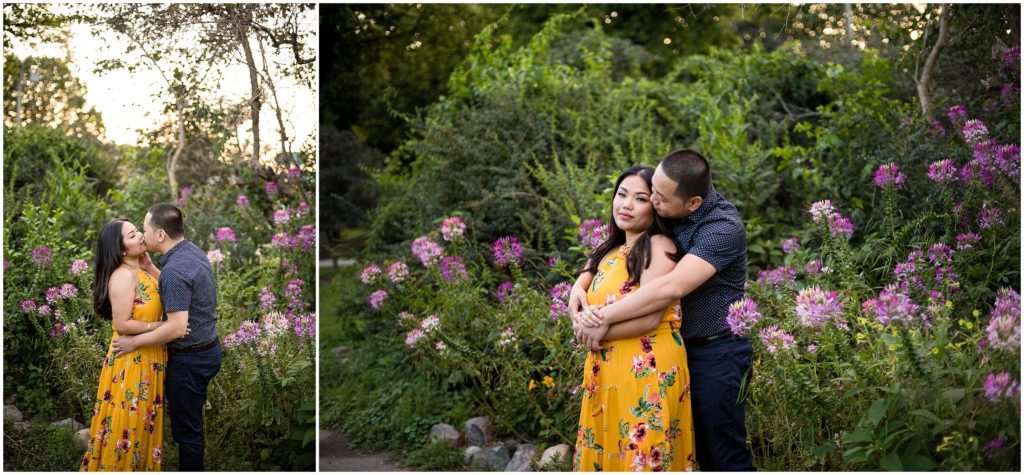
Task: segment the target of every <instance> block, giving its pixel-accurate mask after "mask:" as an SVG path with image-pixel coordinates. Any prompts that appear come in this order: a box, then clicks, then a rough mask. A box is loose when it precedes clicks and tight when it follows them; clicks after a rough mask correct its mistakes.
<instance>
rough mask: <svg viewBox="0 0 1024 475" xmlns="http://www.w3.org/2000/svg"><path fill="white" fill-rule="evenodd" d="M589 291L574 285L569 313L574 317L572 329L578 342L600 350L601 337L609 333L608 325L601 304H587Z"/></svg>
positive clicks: (593, 349)
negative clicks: (605, 322)
mask: <svg viewBox="0 0 1024 475" xmlns="http://www.w3.org/2000/svg"><path fill="white" fill-rule="evenodd" d="M586 297H587V293H586V291H584V290H583V289H580V288H578V287H573V289H572V292H571V293H570V294H569V314H570V316H571V317H572V331H573V334H575V335H576V342H577V343H579V344H581V345H584V346H586V347H587V348H590V349H591V350H592V351H598V350H600V349H601V348H602V347H601V339H602V338H604V336H605V334H607V333H608V325H605V324H604V316H603V315H601V312H600V309H601V307H602V306H599V305H585V303H586Z"/></svg>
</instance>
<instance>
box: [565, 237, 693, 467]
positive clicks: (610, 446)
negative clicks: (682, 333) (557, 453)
mask: <svg viewBox="0 0 1024 475" xmlns="http://www.w3.org/2000/svg"><path fill="white" fill-rule="evenodd" d="M624 256H625V253H623V252H621V250H620V251H618V252H612V253H611V254H610V257H608V258H605V259H603V260H602V262H601V264H600V265H599V266H598V270H597V273H596V275H595V278H594V280H593V282H592V283H591V287H590V290H589V291H588V292H587V303H588V304H591V305H594V304H604V303H607V302H613V301H618V300H622V299H623V298H628V295H629V294H631V293H633V292H635V291H636V290H637V289H638V288H639V286H629V285H628V282H627V281H628V278H627V276H628V272H627V271H626V261H625V259H624V258H623V257H624ZM681 324H682V309H681V308H680V306H679V305H678V303H676V304H675V305H672V306H671V307H669V308H666V309H665V312H664V314H663V317H662V321H661V324H660V326H659V327H658V328H657V329H656V330H654V331H652V332H651V333H649V334H646V335H642V336H638V337H633V338H625V339H621V340H616V341H608V342H602V344H603V349H601V350H600V351H596V352H594V351H592V352H590V354H589V355H588V356H587V362H586V365H585V366H584V369H585V370H584V371H583V374H584V376H583V383H582V384H581V385H580V387H581V388H582V389H583V392H582V397H583V401H582V407H581V413H580V426H579V429H578V431H577V437H576V451H575V454H574V456H573V467H574V468H575V469H576V470H581V471H688V470H693V469H694V468H695V462H694V450H695V448H694V439H693V417H692V415H691V409H690V404H691V401H690V398H689V379H690V378H689V370H688V368H687V366H686V349H685V346H684V345H683V342H682V339H681V338H679V332H678V329H679V328H680V326H681ZM659 364H661V365H663V366H662V368H661V369H659Z"/></svg>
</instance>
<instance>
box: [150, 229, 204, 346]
mask: <svg viewBox="0 0 1024 475" xmlns="http://www.w3.org/2000/svg"><path fill="white" fill-rule="evenodd" d="M158 262H159V263H160V265H161V266H163V267H162V269H161V270H160V300H161V302H163V305H164V312H167V313H170V312H183V311H188V326H189V328H191V332H190V333H189V334H188V335H185V336H184V337H182V338H179V339H177V340H174V341H171V342H170V343H168V344H167V347H168V348H173V349H178V350H180V349H185V348H189V347H194V346H202V345H205V344H208V343H210V342H212V341H214V340H216V339H217V284H216V282H215V281H214V278H213V267H212V266H211V265H210V260H209V259H208V258H207V257H206V253H205V252H203V250H202V249H199V247H198V246H196V245H195V244H192V242H191V241H189V240H188V239H185V240H184V241H181V242H180V243H178V244H177V245H175V246H174V247H173V248H171V250H169V251H167V252H166V253H164V255H163V256H160V259H159V261H158Z"/></svg>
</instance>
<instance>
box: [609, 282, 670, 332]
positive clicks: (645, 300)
mask: <svg viewBox="0 0 1024 475" xmlns="http://www.w3.org/2000/svg"><path fill="white" fill-rule="evenodd" d="M670 277H671V276H670V275H664V276H661V277H658V278H657V279H654V280H652V281H650V282H648V283H647V284H646V285H643V286H641V287H640V288H639V289H637V290H636V292H634V293H632V294H629V296H628V297H627V298H624V299H622V300H619V301H618V302H615V303H613V304H611V305H608V306H606V307H604V308H602V309H601V314H602V315H604V322H605V323H606V324H608V325H611V324H613V323H616V322H624V321H627V320H632V319H634V318H638V317H643V316H647V315H650V314H652V313H654V312H657V311H658V310H664V309H666V308H668V306H669V305H672V303H673V302H675V301H676V300H678V299H679V296H677V295H675V288H674V286H673V282H672V279H671V278H670Z"/></svg>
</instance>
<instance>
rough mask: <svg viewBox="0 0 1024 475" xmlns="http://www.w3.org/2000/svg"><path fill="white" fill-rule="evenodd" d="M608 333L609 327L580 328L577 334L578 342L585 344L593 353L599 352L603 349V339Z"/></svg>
mask: <svg viewBox="0 0 1024 475" xmlns="http://www.w3.org/2000/svg"><path fill="white" fill-rule="evenodd" d="M607 333H608V327H607V326H606V325H602V326H599V327H580V329H579V331H578V332H577V333H576V341H577V342H579V343H581V344H583V345H584V346H586V347H587V348H590V350H591V351H598V350H600V349H601V339H602V338H604V336H605V334H607Z"/></svg>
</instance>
